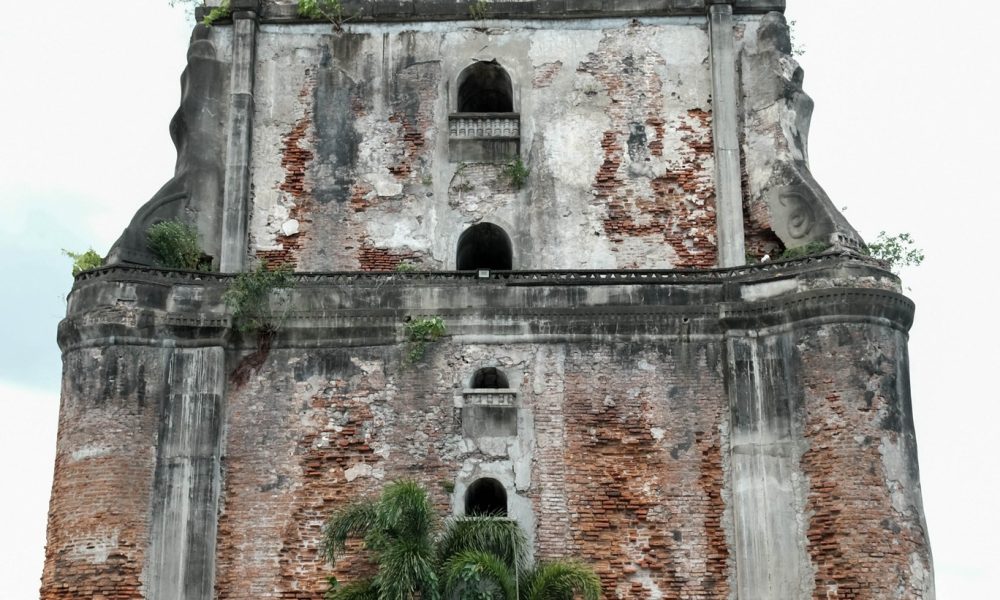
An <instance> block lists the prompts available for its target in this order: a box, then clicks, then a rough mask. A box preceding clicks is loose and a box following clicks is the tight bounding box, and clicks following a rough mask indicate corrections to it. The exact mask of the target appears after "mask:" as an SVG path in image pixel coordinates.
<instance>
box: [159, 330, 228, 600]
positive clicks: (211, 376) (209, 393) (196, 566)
mask: <svg viewBox="0 0 1000 600" xmlns="http://www.w3.org/2000/svg"><path fill="white" fill-rule="evenodd" d="M225 365H226V363H225V352H224V350H223V349H222V348H220V347H214V348H191V349H177V350H175V351H174V352H173V355H172V356H171V358H170V362H169V367H168V386H169V387H168V390H167V395H166V397H165V398H163V399H162V405H161V417H160V432H159V436H158V442H157V457H156V476H155V477H156V479H155V482H154V487H153V511H152V522H151V533H150V548H149V564H148V566H147V576H148V577H149V594H148V595H147V596H146V597H147V598H149V599H150V600H211V599H212V598H213V597H214V593H215V589H214V587H215V540H216V530H217V526H218V501H219V500H218V499H219V488H220V486H221V474H220V457H221V452H222V448H221V446H222V435H221V433H222V420H223V395H224V393H225Z"/></svg>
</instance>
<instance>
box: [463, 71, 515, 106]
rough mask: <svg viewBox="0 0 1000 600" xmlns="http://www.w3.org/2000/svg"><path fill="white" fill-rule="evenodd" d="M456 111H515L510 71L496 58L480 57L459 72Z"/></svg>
mask: <svg viewBox="0 0 1000 600" xmlns="http://www.w3.org/2000/svg"><path fill="white" fill-rule="evenodd" d="M458 112H460V113H490V112H501V113H503V112H507V113H509V112H514V88H513V86H512V85H511V83H510V75H508V74H507V71H505V70H504V68H503V67H501V66H500V65H499V64H497V62H496V61H495V60H493V61H489V62H485V61H480V62H477V63H475V64H473V65H471V66H469V67H466V69H465V70H464V71H462V73H461V74H460V75H459V76H458Z"/></svg>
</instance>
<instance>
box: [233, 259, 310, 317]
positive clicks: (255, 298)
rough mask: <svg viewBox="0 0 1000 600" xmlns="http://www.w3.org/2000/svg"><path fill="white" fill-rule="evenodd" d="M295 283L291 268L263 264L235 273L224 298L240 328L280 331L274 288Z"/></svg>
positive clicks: (283, 287) (289, 286)
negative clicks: (275, 307)
mask: <svg viewBox="0 0 1000 600" xmlns="http://www.w3.org/2000/svg"><path fill="white" fill-rule="evenodd" d="M293 286H294V281H293V280H292V271H291V269H289V268H288V267H285V266H282V267H278V268H277V269H268V268H267V265H266V264H261V265H260V266H259V267H257V269H256V270H255V271H247V272H246V273H240V274H239V275H237V276H236V277H234V278H233V279H232V281H230V283H229V287H228V288H226V292H225V293H224V294H223V295H222V300H223V301H224V302H225V303H226V306H228V307H229V309H230V310H231V311H232V313H233V325H234V326H235V327H236V328H237V329H238V330H239V331H243V332H251V331H256V332H257V333H258V334H261V335H268V334H271V333H274V332H275V331H277V329H278V325H279V322H280V320H281V315H278V314H276V312H275V311H274V310H273V307H272V305H271V296H272V294H273V292H276V291H278V290H287V289H289V288H291V287H293Z"/></svg>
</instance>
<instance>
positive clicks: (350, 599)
mask: <svg viewBox="0 0 1000 600" xmlns="http://www.w3.org/2000/svg"><path fill="white" fill-rule="evenodd" d="M323 598H324V600H378V598H379V594H378V587H377V586H376V585H375V582H374V581H373V580H371V579H363V580H361V581H354V582H351V583H348V584H347V585H334V586H333V587H331V588H330V589H329V590H327V591H326V593H325V594H323Z"/></svg>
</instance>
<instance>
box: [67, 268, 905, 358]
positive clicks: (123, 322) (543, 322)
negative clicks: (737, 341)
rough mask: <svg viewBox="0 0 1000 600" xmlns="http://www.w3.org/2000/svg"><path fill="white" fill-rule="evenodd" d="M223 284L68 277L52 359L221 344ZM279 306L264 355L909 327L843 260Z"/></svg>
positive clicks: (379, 290)
mask: <svg viewBox="0 0 1000 600" xmlns="http://www.w3.org/2000/svg"><path fill="white" fill-rule="evenodd" d="M231 278H232V276H229V275H222V274H218V273H198V272H190V271H167V270H156V269H149V268H135V267H125V266H113V267H106V268H103V269H99V270H96V271H91V272H87V273H84V274H82V275H80V276H79V277H78V278H77V283H76V286H75V287H74V290H73V293H72V294H71V295H70V302H69V310H68V316H67V318H66V319H65V320H64V321H63V323H62V324H61V326H60V334H59V341H60V345H61V346H62V348H63V350H64V351H66V350H70V349H73V348H77V347H81V346H90V345H107V344H147V345H163V346H175V345H176V346H191V345H195V346H197V345H202V344H203V343H204V341H205V340H213V341H212V344H219V343H223V344H224V345H226V346H229V347H232V348H241V347H252V345H253V344H254V343H255V338H254V336H252V335H240V334H238V333H237V332H235V331H234V330H233V329H232V328H231V320H230V315H229V311H228V310H227V308H226V306H225V304H224V302H223V301H222V295H223V293H224V292H225V289H226V286H227V283H228V281H229V280H230V279H231ZM295 279H296V285H295V287H294V288H293V289H292V290H291V292H290V293H289V300H288V302H287V303H285V304H281V308H280V316H279V317H278V319H279V321H280V327H279V331H278V334H277V336H276V337H275V339H274V341H273V345H274V347H303V348H309V347H326V346H362V345H385V344H395V343H399V342H400V341H402V340H403V338H404V333H405V326H404V323H405V320H406V319H407V318H408V317H420V316H424V315H437V316H441V317H442V318H444V319H445V321H446V322H447V324H448V335H449V336H452V337H455V338H459V339H466V340H479V341H486V342H493V343H507V342H515V341H517V342H531V341H554V340H585V339H607V340H616V341H629V340H638V339H680V338H684V339H694V338H699V337H701V338H704V337H711V338H718V337H720V336H722V335H726V334H727V333H733V332H737V334H739V333H738V332H740V331H746V330H764V329H773V328H789V327H792V328H794V327H798V326H801V325H803V324H807V323H820V322H823V323H825V322H869V323H877V324H881V325H884V326H889V327H893V328H896V329H899V330H902V331H906V330H908V328H909V327H910V325H911V323H912V318H913V304H912V303H911V302H910V301H909V300H908V299H906V298H905V297H904V296H902V295H901V294H899V293H898V280H897V279H896V278H895V277H894V276H892V275H891V274H889V273H887V272H885V271H883V270H881V269H880V268H878V267H877V266H876V265H874V264H873V263H872V262H871V261H869V260H867V259H863V258H861V257H857V256H854V255H849V254H844V255H836V254H830V255H823V256H818V257H811V258H807V259H802V260H797V261H784V262H775V263H767V264H764V265H759V266H752V267H741V268H735V269H718V270H704V271H516V272H494V273H490V275H489V277H487V278H479V277H478V275H477V274H475V273H459V272H436V273H299V274H296V275H295Z"/></svg>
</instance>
